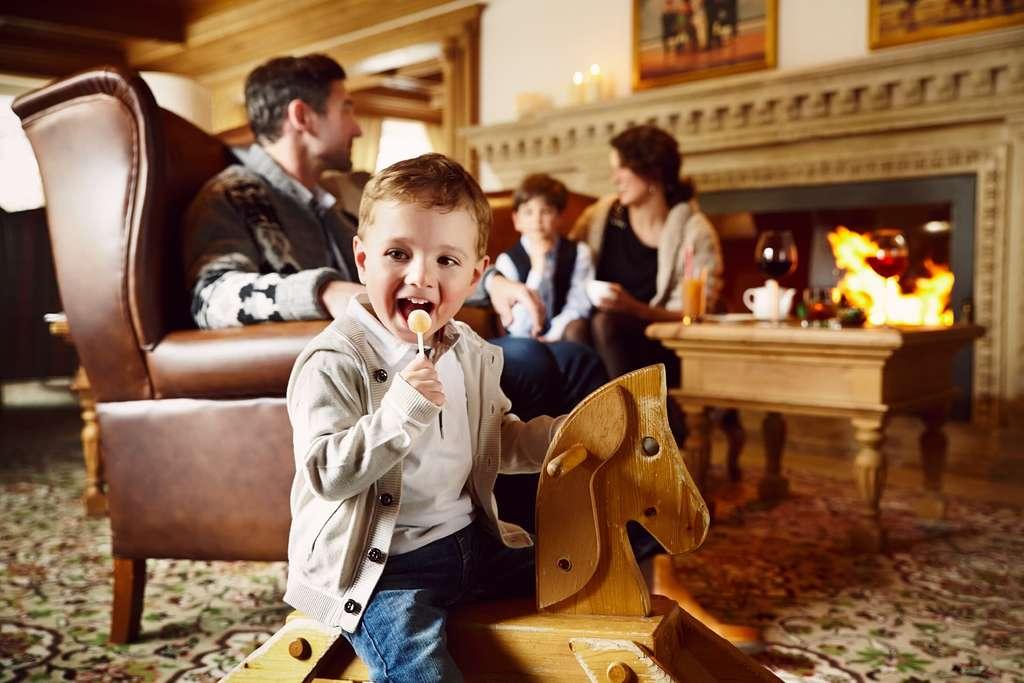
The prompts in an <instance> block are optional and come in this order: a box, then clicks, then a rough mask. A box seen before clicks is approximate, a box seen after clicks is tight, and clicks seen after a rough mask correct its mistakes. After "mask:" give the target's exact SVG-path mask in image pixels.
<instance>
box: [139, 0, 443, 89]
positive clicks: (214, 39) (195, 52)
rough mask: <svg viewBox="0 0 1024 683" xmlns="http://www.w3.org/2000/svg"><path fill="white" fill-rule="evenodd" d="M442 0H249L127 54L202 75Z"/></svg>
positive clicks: (142, 65) (154, 66)
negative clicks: (172, 41) (166, 41)
mask: <svg viewBox="0 0 1024 683" xmlns="http://www.w3.org/2000/svg"><path fill="white" fill-rule="evenodd" d="M446 2H447V0H403V1H402V2H380V0H291V1H290V2H286V3H285V2H280V0H251V2H248V3H245V4H240V5H235V6H231V7H229V8H228V9H226V10H224V11H222V12H217V13H214V14H210V15H208V16H205V17H202V18H200V19H197V20H196V21H194V22H191V23H189V26H188V36H187V38H186V40H185V43H184V44H183V45H159V44H154V43H152V42H149V43H141V44H137V45H133V46H130V47H129V50H128V58H129V60H130V61H131V63H132V64H133V65H135V66H136V68H138V69H150V70H155V71H172V72H175V73H179V74H183V75H187V76H193V77H203V76H206V75H208V74H210V73H212V72H217V71H220V70H222V69H224V68H225V67H227V66H228V65H237V64H250V63H252V62H262V61H264V60H266V59H268V58H269V57H271V56H276V55H283V54H295V53H300V52H306V51H308V49H307V48H308V46H310V45H313V46H315V45H317V44H318V43H323V42H331V41H333V40H335V39H336V38H337V37H338V36H346V35H359V34H360V33H361V32H364V31H365V32H368V33H372V32H374V31H377V30H379V28H378V27H380V26H381V25H388V24H389V23H394V22H399V23H400V22H402V21H403V20H405V18H406V17H409V16H411V15H415V14H417V13H419V12H422V11H428V10H431V9H434V8H436V7H438V6H440V5H444V4H445V3H446ZM249 68H251V67H249ZM246 70H247V71H248V70H249V69H246Z"/></svg>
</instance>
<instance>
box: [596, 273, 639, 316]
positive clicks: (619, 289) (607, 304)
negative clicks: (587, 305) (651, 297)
mask: <svg viewBox="0 0 1024 683" xmlns="http://www.w3.org/2000/svg"><path fill="white" fill-rule="evenodd" d="M594 305H595V306H596V307H597V308H599V309H600V310H602V311H611V312H612V313H622V314H625V315H632V316H636V317H640V316H639V313H640V310H641V308H642V307H643V304H641V303H640V302H639V301H637V299H636V298H635V297H634V296H633V295H632V294H630V293H629V292H627V291H626V290H625V288H624V287H623V286H622V285H620V284H619V283H618V282H609V283H608V291H607V292H605V294H604V296H602V297H601V298H600V299H598V300H597V301H595V302H594Z"/></svg>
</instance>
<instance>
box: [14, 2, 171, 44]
mask: <svg viewBox="0 0 1024 683" xmlns="http://www.w3.org/2000/svg"><path fill="white" fill-rule="evenodd" d="M0 22H2V23H6V24H9V25H11V26H23V27H27V28H37V29H44V30H48V31H53V32H54V33H61V34H71V35H78V36H83V37H92V38H96V39H101V40H102V39H106V40H125V39H136V40H140V39H145V40H160V41H167V42H176V43H180V42H182V41H184V40H185V17H184V12H183V11H182V8H181V5H180V4H179V3H177V2H171V1H169V0H146V1H145V2H134V1H132V0H122V1H120V2H109V0H108V1H104V0H46V1H45V2H41V1H40V0H4V2H3V4H2V5H0Z"/></svg>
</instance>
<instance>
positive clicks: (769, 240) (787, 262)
mask: <svg viewBox="0 0 1024 683" xmlns="http://www.w3.org/2000/svg"><path fill="white" fill-rule="evenodd" d="M754 259H755V260H756V261H757V267H758V268H760V269H761V272H762V273H764V274H765V275H766V276H767V277H768V280H767V281H766V282H765V283H764V284H765V287H767V288H768V290H769V291H770V292H771V301H772V308H771V311H772V313H771V320H772V321H773V322H775V321H778V319H779V282H778V278H780V277H785V276H786V275H789V274H790V273H791V272H793V269H795V268H796V242H794V241H793V233H792V232H790V231H789V230H766V231H764V232H762V233H761V235H760V236H759V237H758V238H757V246H756V247H755V248H754Z"/></svg>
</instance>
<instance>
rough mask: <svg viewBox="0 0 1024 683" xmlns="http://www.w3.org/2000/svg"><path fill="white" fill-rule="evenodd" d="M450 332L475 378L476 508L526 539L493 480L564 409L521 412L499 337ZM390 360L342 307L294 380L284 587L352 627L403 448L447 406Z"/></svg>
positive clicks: (515, 541)
mask: <svg viewBox="0 0 1024 683" xmlns="http://www.w3.org/2000/svg"><path fill="white" fill-rule="evenodd" d="M361 296H363V297H365V295H361ZM443 339H444V341H442V343H441V344H440V345H439V347H440V349H439V351H440V352H442V353H443V352H444V349H445V348H449V347H450V349H451V352H452V353H454V354H455V356H456V358H457V359H458V361H459V363H460V364H461V366H462V372H463V375H464V376H465V379H466V403H467V406H468V410H469V427H470V435H471V440H472V444H471V447H472V453H473V468H472V471H471V474H470V477H469V480H468V481H467V487H468V488H469V493H470V496H471V498H472V500H473V503H474V508H475V509H476V513H477V514H478V515H483V519H484V521H485V522H486V523H487V525H488V526H489V527H490V528H491V529H492V530H493V532H494V534H495V536H497V537H499V538H501V539H502V541H504V543H505V545H507V546H510V547H522V546H528V545H530V544H531V543H532V541H531V539H530V537H529V535H528V534H527V533H526V532H525V531H523V530H522V529H521V528H519V527H518V526H515V525H513V524H509V523H506V522H502V521H500V520H499V519H498V510H497V504H496V503H495V500H494V494H493V491H494V480H495V477H496V476H497V474H498V472H502V473H524V472H536V471H537V470H539V469H540V466H541V464H542V463H543V460H544V456H545V454H546V452H547V448H548V445H549V444H550V442H551V438H552V436H553V435H554V433H555V430H556V429H557V427H558V426H559V425H560V424H561V422H562V419H561V418H559V419H554V418H551V417H546V416H542V417H537V418H534V419H533V420H530V421H529V422H523V421H521V420H520V419H519V418H517V417H516V416H515V415H513V414H512V413H510V412H509V410H510V408H511V404H510V403H509V400H508V399H507V398H506V397H505V395H504V394H503V393H502V391H501V387H500V384H499V379H500V377H501V368H502V355H501V349H499V348H498V347H496V346H494V345H492V344H489V343H487V342H485V341H484V340H483V339H481V338H480V337H479V336H477V335H476V334H475V333H474V332H473V331H472V330H471V329H470V328H469V326H467V325H465V324H463V323H460V322H452V323H449V325H448V326H446V327H445V330H444V335H443ZM382 368H383V363H382V361H381V359H380V357H379V356H378V354H377V353H376V352H375V350H374V349H373V348H372V347H371V346H370V344H369V342H368V340H367V336H366V332H365V330H364V329H363V328H362V327H361V326H360V325H359V324H358V323H356V322H355V321H353V320H352V319H350V318H348V317H347V316H343V317H340V318H338V319H337V320H335V321H334V322H332V323H331V324H330V325H328V326H327V328H326V329H324V331H323V332H321V333H320V334H319V335H318V336H316V337H315V338H314V339H313V340H312V341H311V342H310V343H309V344H308V345H307V346H306V348H305V350H304V351H303V352H302V353H301V354H300V355H299V358H298V360H297V361H296V363H295V367H294V369H293V370H292V374H291V378H290V380H289V382H288V415H289V418H290V419H291V423H292V429H293V444H294V453H295V470H296V472H295V479H294V482H293V484H292V493H291V509H292V525H291V531H290V534H289V540H288V586H287V590H286V592H285V596H284V599H285V602H287V603H288V604H289V605H292V606H293V607H295V608H296V609H299V610H301V611H303V612H305V613H306V614H308V615H309V616H311V617H313V618H315V619H317V620H319V621H321V622H323V623H325V624H328V625H331V626H340V627H341V628H343V629H345V630H346V631H349V632H351V631H353V630H354V629H355V627H356V625H357V624H358V623H359V619H360V615H361V614H362V611H363V609H364V607H365V605H366V603H367V601H368V600H369V599H370V595H371V594H372V592H373V588H374V586H376V584H377V581H378V580H379V579H380V576H381V574H382V573H383V570H384V564H385V562H386V558H387V554H388V550H389V547H390V544H391V536H392V533H393V532H394V528H395V522H396V520H397V519H398V509H399V506H400V505H401V497H402V460H403V458H404V457H405V455H406V453H408V452H409V449H410V445H411V444H412V443H413V442H414V441H415V440H416V437H418V436H419V435H420V434H422V433H423V432H424V430H425V429H426V426H427V425H428V424H431V422H432V421H433V420H435V419H436V417H437V413H438V411H439V410H440V409H439V408H438V407H437V406H435V405H434V404H433V403H431V402H430V401H429V400H427V399H426V398H424V397H423V396H422V395H421V394H420V393H419V392H418V391H416V390H415V389H413V388H412V387H411V386H410V385H409V384H408V383H407V382H406V381H405V380H404V379H403V378H402V377H401V376H395V377H392V376H390V375H389V373H387V372H386V371H384V370H383V369H382ZM372 549H377V550H378V551H379V553H370V551H371V550H372ZM371 556H372V557H376V558H377V561H374V560H373V559H370V558H371Z"/></svg>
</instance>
